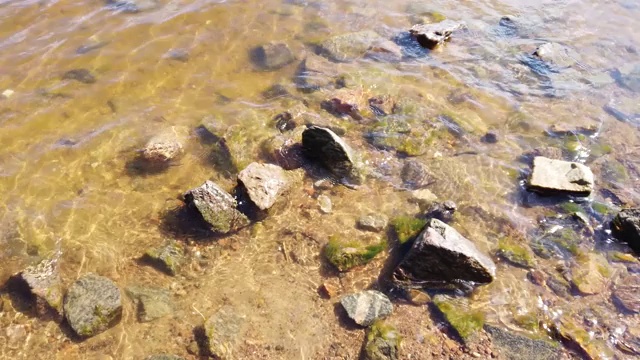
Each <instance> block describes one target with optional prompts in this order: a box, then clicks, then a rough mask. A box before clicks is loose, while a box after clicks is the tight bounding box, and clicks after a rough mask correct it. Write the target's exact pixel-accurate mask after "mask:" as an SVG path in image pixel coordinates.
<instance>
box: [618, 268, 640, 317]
mask: <svg viewBox="0 0 640 360" xmlns="http://www.w3.org/2000/svg"><path fill="white" fill-rule="evenodd" d="M613 298H614V300H615V301H616V302H617V303H618V304H619V305H621V306H622V307H623V308H624V309H625V310H626V311H629V312H632V313H635V314H637V313H640V275H637V274H631V275H627V276H625V277H623V278H621V279H620V281H618V284H617V285H616V287H615V289H614V291H613Z"/></svg>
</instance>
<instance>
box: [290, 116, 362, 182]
mask: <svg viewBox="0 0 640 360" xmlns="http://www.w3.org/2000/svg"><path fill="white" fill-rule="evenodd" d="M302 146H303V148H304V152H305V154H306V155H307V157H309V158H310V159H313V160H316V161H319V162H320V163H322V164H323V165H324V166H325V167H326V168H327V169H329V171H331V172H332V173H333V174H334V175H336V176H338V177H339V178H341V179H345V180H347V181H349V182H354V183H356V184H359V183H361V182H362V179H361V174H360V171H359V168H358V161H357V160H356V157H355V154H354V152H353V150H352V149H351V147H350V146H349V145H347V143H346V142H344V140H342V139H341V138H340V137H339V136H338V135H336V134H335V133H334V132H333V131H331V130H329V129H327V128H322V127H318V126H311V127H309V128H307V129H306V130H305V131H304V132H303V133H302Z"/></svg>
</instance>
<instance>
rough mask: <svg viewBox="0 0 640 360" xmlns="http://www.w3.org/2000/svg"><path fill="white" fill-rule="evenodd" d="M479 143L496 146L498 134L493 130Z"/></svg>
mask: <svg viewBox="0 0 640 360" xmlns="http://www.w3.org/2000/svg"><path fill="white" fill-rule="evenodd" d="M480 141H482V142H483V143H487V144H496V143H497V142H498V133H497V132H495V131H493V130H490V131H487V133H486V134H484V136H482V138H481V139H480Z"/></svg>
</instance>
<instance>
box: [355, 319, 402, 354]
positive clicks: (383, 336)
mask: <svg viewBox="0 0 640 360" xmlns="http://www.w3.org/2000/svg"><path fill="white" fill-rule="evenodd" d="M401 342H402V337H401V336H400V334H399V333H398V331H397V330H396V328H395V327H393V326H392V325H390V324H388V323H386V322H384V321H382V320H377V321H376V322H375V323H373V325H371V326H370V327H369V329H367V337H366V343H365V347H364V355H365V356H364V358H365V359H367V360H389V359H397V358H398V351H399V349H400V344H401Z"/></svg>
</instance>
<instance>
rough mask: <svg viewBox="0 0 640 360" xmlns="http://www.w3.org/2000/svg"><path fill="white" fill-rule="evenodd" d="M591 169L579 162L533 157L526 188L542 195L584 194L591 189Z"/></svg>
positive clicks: (592, 185) (587, 193)
mask: <svg viewBox="0 0 640 360" xmlns="http://www.w3.org/2000/svg"><path fill="white" fill-rule="evenodd" d="M593 187H594V177H593V173H592V172H591V169H589V168H588V167H587V166H585V165H582V164H580V163H575V162H569V161H561V160H553V159H548V158H544V157H541V156H538V157H535V158H534V159H533V170H532V173H531V177H530V178H529V181H528V183H527V188H528V189H529V190H531V191H535V192H538V193H541V194H544V195H552V194H558V193H565V194H570V195H579V196H586V195H589V194H590V193H591V191H593Z"/></svg>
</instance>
